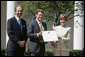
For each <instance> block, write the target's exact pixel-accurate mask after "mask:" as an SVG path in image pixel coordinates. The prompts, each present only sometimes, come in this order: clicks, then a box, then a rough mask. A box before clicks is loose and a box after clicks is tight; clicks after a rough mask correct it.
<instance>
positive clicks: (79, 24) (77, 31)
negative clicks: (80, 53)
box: [73, 1, 84, 50]
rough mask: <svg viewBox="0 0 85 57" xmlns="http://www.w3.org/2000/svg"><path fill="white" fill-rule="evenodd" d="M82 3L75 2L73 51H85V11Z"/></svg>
mask: <svg viewBox="0 0 85 57" xmlns="http://www.w3.org/2000/svg"><path fill="white" fill-rule="evenodd" d="M81 3H82V1H75V5H74V10H77V11H74V16H75V17H74V38H73V49H74V50H83V48H84V10H82V9H83V8H82V5H81Z"/></svg>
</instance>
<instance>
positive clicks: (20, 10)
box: [15, 7, 22, 17]
mask: <svg viewBox="0 0 85 57" xmlns="http://www.w3.org/2000/svg"><path fill="white" fill-rule="evenodd" d="M15 14H16V16H17V17H21V15H22V7H17V8H16V11H15Z"/></svg>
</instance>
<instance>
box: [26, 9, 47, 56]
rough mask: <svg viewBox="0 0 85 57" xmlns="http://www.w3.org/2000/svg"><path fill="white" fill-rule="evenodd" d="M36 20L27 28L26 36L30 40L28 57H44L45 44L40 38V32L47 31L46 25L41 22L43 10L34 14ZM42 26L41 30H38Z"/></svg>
mask: <svg viewBox="0 0 85 57" xmlns="http://www.w3.org/2000/svg"><path fill="white" fill-rule="evenodd" d="M35 15H36V19H34V20H32V22H31V23H30V24H29V25H28V27H27V35H28V37H29V38H30V41H29V44H28V49H29V55H30V56H44V53H45V43H44V41H43V38H42V31H44V30H47V26H46V23H44V22H42V20H43V16H44V12H43V10H38V11H37V12H36V14H35ZM40 24H41V25H42V29H41V28H40Z"/></svg>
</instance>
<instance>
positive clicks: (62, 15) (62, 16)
mask: <svg viewBox="0 0 85 57" xmlns="http://www.w3.org/2000/svg"><path fill="white" fill-rule="evenodd" d="M59 20H66V21H67V18H66V15H65V14H61V15H60V16H59Z"/></svg>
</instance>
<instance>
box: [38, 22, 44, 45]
mask: <svg viewBox="0 0 85 57" xmlns="http://www.w3.org/2000/svg"><path fill="white" fill-rule="evenodd" d="M39 27H40V32H42V31H44V28H43V26H42V24H41V23H39ZM40 42H41V43H42V44H43V43H44V41H43V38H40Z"/></svg>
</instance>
